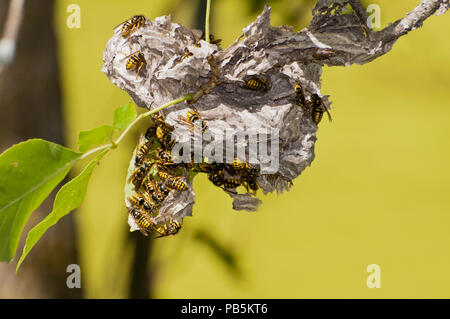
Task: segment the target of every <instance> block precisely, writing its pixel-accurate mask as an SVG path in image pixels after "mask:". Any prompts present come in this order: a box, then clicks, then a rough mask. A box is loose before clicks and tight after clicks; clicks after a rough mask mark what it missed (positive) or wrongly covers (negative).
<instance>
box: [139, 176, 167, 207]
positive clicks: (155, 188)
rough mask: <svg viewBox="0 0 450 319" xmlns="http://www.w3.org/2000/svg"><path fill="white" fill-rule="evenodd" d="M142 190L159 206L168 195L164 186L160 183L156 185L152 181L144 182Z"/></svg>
mask: <svg viewBox="0 0 450 319" xmlns="http://www.w3.org/2000/svg"><path fill="white" fill-rule="evenodd" d="M160 184H161V185H160ZM161 186H162V187H161ZM144 189H145V191H146V192H147V193H148V194H149V195H150V196H151V198H152V200H153V201H154V202H155V203H156V204H157V205H159V204H161V203H162V201H163V200H164V199H165V198H166V196H167V195H168V194H169V192H168V189H166V188H165V186H163V185H162V183H161V182H160V183H158V184H156V182H154V181H152V180H146V181H144Z"/></svg>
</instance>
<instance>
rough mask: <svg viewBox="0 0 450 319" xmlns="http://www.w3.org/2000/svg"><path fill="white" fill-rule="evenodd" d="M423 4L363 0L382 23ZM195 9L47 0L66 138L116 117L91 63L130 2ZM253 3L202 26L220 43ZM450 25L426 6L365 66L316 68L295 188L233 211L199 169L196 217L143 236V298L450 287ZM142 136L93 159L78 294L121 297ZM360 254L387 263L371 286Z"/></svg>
mask: <svg viewBox="0 0 450 319" xmlns="http://www.w3.org/2000/svg"><path fill="white" fill-rule="evenodd" d="M267 2H268V3H269V4H270V5H271V6H272V25H275V26H278V25H282V24H291V25H293V26H294V28H295V30H300V29H301V28H303V27H305V26H307V24H308V21H309V20H310V19H311V9H312V7H313V2H314V1H301V0H296V1H292V0H279V1H267ZM418 2H419V1H418V0H408V1H406V0H404V1H395V2H393V1H388V0H383V1H381V0H379V1H370V2H366V3H375V4H379V5H380V7H381V23H382V27H383V26H386V25H387V24H388V23H389V22H392V21H394V20H396V19H398V18H401V17H403V16H404V14H405V13H406V12H408V11H410V10H411V9H413V8H414V7H415V6H416V5H417V4H418ZM72 3H76V4H79V5H80V8H81V28H80V29H69V28H68V27H67V26H66V19H67V17H68V15H69V13H67V12H66V8H67V6H68V5H69V4H72ZM200 6H201V4H200V1H196V0H183V1H180V0H173V1H163V0H145V1H144V0H142V1H137V0H135V1H110V0H108V1H107V0H96V1H88V0H78V1H73V0H70V1H69V0H59V1H57V6H56V8H55V10H56V11H55V24H56V28H57V38H58V41H59V46H60V62H61V72H62V88H63V99H64V104H63V105H64V121H65V125H66V132H65V136H66V140H67V143H68V146H70V147H75V146H76V137H77V134H78V132H79V131H80V130H86V129H90V128H93V127H96V126H99V125H102V124H105V123H110V122H111V121H112V116H113V110H114V109H115V107H117V106H119V105H122V104H126V103H128V102H129V101H130V99H129V97H128V96H127V94H126V93H124V92H122V91H121V90H120V89H118V88H117V87H115V86H114V85H112V84H111V83H110V82H109V81H108V79H107V78H106V76H105V75H104V74H103V73H102V72H101V70H100V68H101V65H102V54H103V49H104V47H105V44H106V42H107V41H108V39H109V38H110V37H111V36H112V28H113V27H114V26H116V25H117V24H119V23H120V22H122V21H123V20H124V19H126V18H128V17H129V16H131V15H134V14H145V15H146V16H147V17H148V18H150V19H153V18H155V17H158V16H161V15H166V14H171V16H172V20H173V21H174V22H177V23H181V24H183V25H185V26H188V27H192V28H194V27H200V25H198V19H199V10H200V8H201V7H200ZM261 9H262V6H261V5H260V4H259V3H258V1H239V0H213V1H212V18H211V20H212V32H213V33H214V34H215V35H216V38H221V39H223V42H222V47H226V46H227V45H229V44H231V43H232V42H233V41H234V39H236V38H237V37H238V36H239V35H240V34H241V30H242V28H244V27H245V26H247V25H248V24H249V23H251V22H252V21H253V20H254V19H255V17H256V16H257V15H258V14H259V13H260V11H261ZM449 29H450V19H449V15H448V14H447V15H444V16H439V17H431V18H430V19H429V20H427V21H426V22H425V24H424V27H423V28H422V29H420V30H416V31H413V32H411V33H410V34H409V35H407V36H405V37H403V38H401V39H400V40H399V41H398V42H397V43H396V44H395V46H394V48H393V50H392V51H391V52H390V53H388V54H387V55H385V56H383V57H381V58H379V59H377V60H375V61H374V62H372V63H369V64H367V65H364V66H351V67H346V68H344V67H334V68H325V69H324V72H323V86H322V90H321V92H322V94H329V95H331V97H330V99H331V100H332V101H333V105H332V107H333V110H332V115H333V122H332V123H329V122H327V121H326V120H324V121H323V122H322V123H321V124H320V129H319V131H318V141H317V143H316V159H315V160H314V162H313V164H312V166H311V167H309V168H307V169H306V170H305V172H304V173H303V174H302V175H301V176H300V177H299V178H298V179H297V180H295V182H294V186H293V188H292V190H291V191H290V192H288V193H285V194H282V195H278V196H277V195H269V196H263V195H262V194H259V197H260V198H261V199H262V201H263V205H262V206H261V208H260V209H259V211H258V212H256V213H246V212H235V211H233V210H232V209H231V200H230V199H229V198H228V196H227V195H226V194H225V193H223V192H222V191H221V190H219V189H217V188H214V187H211V186H210V184H209V183H208V181H207V179H206V178H205V177H204V176H198V177H197V178H196V179H195V182H194V189H195V191H196V194H197V195H196V204H195V206H194V211H193V217H187V218H186V219H185V220H184V224H183V229H182V231H181V232H180V234H179V235H177V236H171V237H170V238H163V239H158V240H155V241H154V242H153V243H152V244H153V245H152V248H151V254H150V261H149V264H148V267H149V271H150V275H151V282H149V283H148V285H149V286H151V296H152V297H155V298H222V297H224V298H392V297H403V298H420V297H424V298H443V297H446V298H449V297H450V253H449V249H448V247H449V245H450V199H449V194H450V167H449V163H450V126H449V125H448V123H449V121H450V90H448V84H449V79H450V63H449V58H450V42H449V41H448V37H447V35H446V34H445V31H447V30H449ZM137 133H138V132H136V134H135V135H134V136H131V137H130V138H129V139H128V141H127V144H126V145H123V146H121V147H120V148H119V149H117V150H115V151H114V152H112V153H111V154H108V155H107V157H106V158H105V159H104V160H103V161H102V163H101V165H100V167H98V169H97V170H96V171H94V174H93V178H92V179H91V182H90V186H89V190H88V195H87V197H86V200H85V202H84V204H83V206H82V207H81V209H79V210H78V211H76V212H75V213H74V214H75V216H76V217H75V218H76V225H77V234H78V236H77V238H78V244H79V250H78V251H79V254H80V265H81V269H82V276H83V277H82V285H83V289H84V296H85V297H88V298H106V297H113V298H123V297H128V296H129V285H130V280H131V272H130V269H131V267H132V261H133V255H134V252H135V250H134V248H133V245H134V244H133V243H134V242H133V241H132V240H130V237H129V234H128V225H127V211H126V209H125V207H124V202H123V187H124V181H125V175H126V170H127V165H128V161H129V159H130V156H131V152H132V150H133V147H134V144H135V142H136V136H137ZM79 169H80V167H78V170H79ZM55 227H58V225H57V226H55ZM202 234H203V235H202ZM208 236H211V237H212V238H213V243H212V244H211V242H210V241H208V240H205V238H209V237H208ZM202 238H203V240H202ZM148 240H150V239H148ZM216 242H217V243H216ZM208 243H209V244H208ZM217 244H218V245H219V246H220V247H219V249H217V248H214V246H216V245H217ZM149 249H150V248H149ZM221 249H222V250H224V251H222V253H223V254H222V255H225V257H226V258H225V259H224V258H221V257H219V256H218V255H219V254H218V253H217V252H218V251H219V252H220V251H221ZM31 254H33V252H32V253H31ZM228 254H229V255H228ZM222 257H223V256H222ZM224 261H228V263H227V262H224ZM369 264H378V265H380V267H381V288H380V289H369V288H368V287H367V285H366V278H367V276H368V275H369V274H368V273H367V272H366V267H367V266H368V265H369ZM142 280H144V279H142Z"/></svg>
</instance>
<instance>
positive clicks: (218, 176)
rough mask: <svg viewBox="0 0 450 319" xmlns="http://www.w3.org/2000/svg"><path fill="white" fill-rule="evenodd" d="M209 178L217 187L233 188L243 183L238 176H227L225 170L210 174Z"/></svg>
mask: <svg viewBox="0 0 450 319" xmlns="http://www.w3.org/2000/svg"><path fill="white" fill-rule="evenodd" d="M208 179H209V180H210V181H211V182H212V183H213V184H214V185H215V186H217V187H221V188H225V189H231V188H236V187H239V186H240V185H241V181H240V180H239V179H237V178H226V177H225V173H224V171H223V170H221V171H218V172H214V173H210V174H208Z"/></svg>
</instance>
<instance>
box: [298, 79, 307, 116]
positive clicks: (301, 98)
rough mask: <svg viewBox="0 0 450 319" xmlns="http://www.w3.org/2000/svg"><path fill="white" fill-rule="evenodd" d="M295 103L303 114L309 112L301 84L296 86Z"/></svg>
mask: <svg viewBox="0 0 450 319" xmlns="http://www.w3.org/2000/svg"><path fill="white" fill-rule="evenodd" d="M295 103H296V104H297V105H298V106H300V107H301V109H302V110H303V112H309V110H308V105H307V104H306V99H305V92H304V91H303V88H302V86H301V85H300V83H296V84H295Z"/></svg>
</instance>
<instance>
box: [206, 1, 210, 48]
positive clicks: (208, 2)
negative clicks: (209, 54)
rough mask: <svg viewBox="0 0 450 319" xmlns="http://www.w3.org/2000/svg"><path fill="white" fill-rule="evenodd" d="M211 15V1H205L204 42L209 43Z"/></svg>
mask: <svg viewBox="0 0 450 319" xmlns="http://www.w3.org/2000/svg"><path fill="white" fill-rule="evenodd" d="M210 13H211V0H206V16H205V41H206V42H208V43H209V41H210V40H209V16H210Z"/></svg>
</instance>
